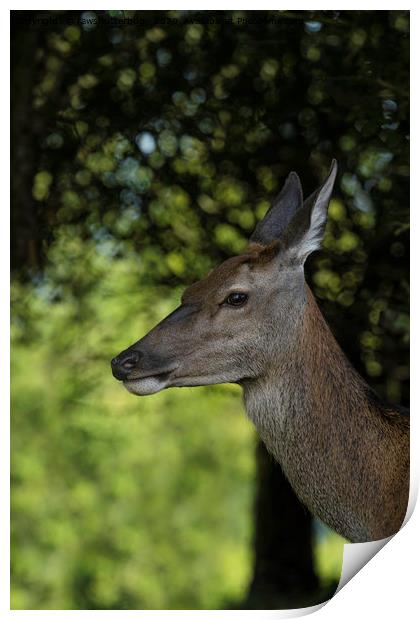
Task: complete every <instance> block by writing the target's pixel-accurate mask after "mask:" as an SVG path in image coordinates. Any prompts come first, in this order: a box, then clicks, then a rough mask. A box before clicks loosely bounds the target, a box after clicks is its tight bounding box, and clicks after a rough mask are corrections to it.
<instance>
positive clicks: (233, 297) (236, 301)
mask: <svg viewBox="0 0 420 620" xmlns="http://www.w3.org/2000/svg"><path fill="white" fill-rule="evenodd" d="M247 301H248V295H247V294H246V293H231V294H230V295H228V297H226V299H225V304H228V305H229V306H243V305H244V303H246V302H247Z"/></svg>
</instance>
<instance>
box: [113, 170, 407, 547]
mask: <svg viewBox="0 0 420 620" xmlns="http://www.w3.org/2000/svg"><path fill="white" fill-rule="evenodd" d="M336 174H337V162H336V161H335V160H333V161H332V164H331V168H330V170H329V172H328V175H327V176H326V178H325V180H324V182H323V183H322V185H321V186H320V187H319V188H318V189H317V190H316V191H314V192H313V193H312V194H311V195H310V196H309V197H308V198H306V200H303V194H302V186H301V182H300V179H299V177H298V175H297V174H296V173H295V172H291V173H290V174H289V175H288V177H287V179H286V181H285V183H284V186H283V189H282V190H281V192H280V194H279V195H278V196H277V198H276V199H275V200H274V201H273V203H272V205H271V207H270V209H269V210H268V212H267V214H266V215H265V217H264V218H263V219H262V220H261V221H260V222H259V223H258V224H257V226H256V228H255V230H254V232H253V234H252V236H251V238H250V240H249V244H248V246H247V248H246V250H245V251H244V252H243V253H242V254H240V255H237V256H233V257H231V258H228V259H227V260H225V261H224V262H222V263H221V264H220V265H219V266H217V267H216V268H214V269H213V270H212V271H211V272H210V273H209V274H208V275H207V276H206V277H204V278H203V279H202V280H200V281H198V282H195V283H193V284H192V285H190V286H189V287H188V288H187V289H186V290H185V291H184V293H183V295H182V299H181V304H180V306H179V307H178V308H176V309H175V310H174V311H173V312H171V313H170V314H169V315H168V316H167V317H166V318H164V319H163V320H162V321H161V322H160V323H158V324H157V325H156V326H155V327H154V328H153V329H152V330H151V331H150V332H149V333H147V334H146V335H145V336H144V337H143V338H141V339H140V340H138V341H137V342H135V343H134V344H133V345H131V346H130V347H128V348H127V349H125V350H124V351H122V352H121V353H120V354H119V355H118V356H117V357H115V358H114V359H113V360H112V362H111V368H112V373H113V375H114V377H115V378H116V379H118V380H119V381H122V382H123V385H124V386H125V388H126V389H127V390H128V391H129V392H130V393H132V394H135V395H139V396H144V395H150V394H155V393H157V392H159V391H161V390H164V389H167V388H170V387H186V386H202V385H210V384H220V383H236V384H238V385H240V386H241V387H242V390H243V400H244V404H245V409H246V413H247V416H248V418H249V419H250V420H251V421H252V422H253V424H254V425H255V427H256V429H257V431H258V433H259V435H260V437H261V439H262V441H263V443H264V444H265V446H266V448H267V450H268V452H269V453H271V455H272V456H273V457H274V459H275V460H276V461H277V462H278V463H279V464H280V466H281V468H282V470H283V472H284V474H285V476H286V478H287V479H288V480H289V482H290V484H291V486H292V488H293V490H294V492H295V494H296V495H297V497H298V498H299V500H300V502H301V503H302V504H303V505H304V506H306V507H307V509H308V510H309V511H310V512H311V513H312V514H313V515H314V516H316V517H318V518H319V519H320V520H321V521H323V522H324V523H325V524H326V525H327V526H329V527H330V528H332V529H333V530H335V531H336V532H337V533H338V534H340V535H341V536H343V537H344V538H345V539H347V540H348V541H350V542H366V541H372V540H379V539H383V538H387V537H389V536H391V535H393V534H395V533H396V532H397V531H398V530H399V529H400V527H401V525H402V523H403V521H404V517H405V513H406V508H407V504H408V494H409V417H408V411H406V410H403V409H402V408H400V407H397V406H392V405H390V404H387V403H385V402H384V401H383V400H381V398H380V397H379V396H378V395H377V394H376V392H375V391H374V390H373V389H371V388H370V387H369V385H368V384H367V383H366V382H365V380H364V379H363V378H362V377H361V376H360V375H359V374H358V373H357V372H356V370H355V369H354V368H353V367H352V365H351V364H350V362H349V361H348V359H347V357H346V356H345V354H344V352H343V351H342V350H341V348H340V346H339V345H338V343H337V341H336V339H335V338H334V336H333V334H332V332H331V330H330V328H329V327H328V325H327V323H326V321H325V320H324V318H323V316H322V314H321V311H320V310H319V308H318V305H317V303H316V301H315V298H314V296H313V294H312V292H311V290H310V288H309V286H308V285H307V283H306V281H305V275H304V264H305V261H306V259H307V257H308V256H309V255H310V254H311V253H312V252H314V251H315V250H319V249H320V247H321V243H322V240H323V236H324V232H325V227H326V222H327V212H328V205H329V202H330V198H331V194H332V190H333V186H334V182H335V178H336Z"/></svg>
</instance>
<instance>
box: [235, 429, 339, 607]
mask: <svg viewBox="0 0 420 620" xmlns="http://www.w3.org/2000/svg"><path fill="white" fill-rule="evenodd" d="M256 458H257V495H256V500H255V540H254V550H255V560H254V575H253V579H252V582H251V585H250V589H249V592H248V596H247V599H246V600H245V602H244V604H243V607H244V608H253V609H264V608H265V609H267V608H268V609H281V608H283V609H286V608H293V607H305V606H308V605H314V604H316V603H317V602H320V601H321V600H325V598H328V596H325V595H324V596H323V594H324V593H321V592H320V590H319V583H318V578H317V576H316V574H315V571H314V563H313V555H312V517H311V515H310V513H309V512H308V510H307V509H306V508H305V507H304V506H303V504H302V503H301V502H300V501H299V500H298V499H297V497H296V495H295V494H294V492H293V490H292V488H291V486H290V484H289V483H288V481H287V480H286V478H285V476H284V474H283V472H282V470H281V467H280V466H279V465H278V464H277V463H276V461H275V460H274V459H273V458H272V457H271V455H269V454H268V452H267V450H266V449H265V447H264V444H263V443H262V442H261V441H259V442H258V444H257V450H256Z"/></svg>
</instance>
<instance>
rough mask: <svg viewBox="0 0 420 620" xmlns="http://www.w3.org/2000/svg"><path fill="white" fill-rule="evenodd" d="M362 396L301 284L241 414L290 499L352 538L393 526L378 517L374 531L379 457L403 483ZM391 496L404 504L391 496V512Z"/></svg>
mask: <svg viewBox="0 0 420 620" xmlns="http://www.w3.org/2000/svg"><path fill="white" fill-rule="evenodd" d="M370 394H371V391H370V390H369V387H368V386H367V384H366V383H365V382H364V381H363V379H362V378H361V377H360V376H359V375H358V374H357V373H356V371H355V370H354V369H353V368H352V367H351V365H350V364H349V362H348V361H347V359H346V357H345V355H344V354H343V352H342V351H341V349H340V347H339V346H338V344H337V342H336V341H335V339H334V337H333V335H332V333H331V331H330V329H329V328H328V326H327V324H326V322H325V321H324V319H323V317H322V315H321V313H320V311H319V309H318V307H317V305H316V302H315V300H314V298H313V295H312V293H311V292H310V290H309V288H308V287H306V289H305V304H304V306H303V309H302V313H301V315H300V316H299V317H298V319H297V320H296V328H295V333H294V338H293V342H291V343H290V344H289V346H288V347H287V350H286V351H283V352H282V353H279V357H278V360H276V363H274V364H272V365H270V368H269V370H268V371H267V373H266V374H265V375H264V376H263V377H260V378H259V379H258V380H256V381H253V382H249V383H247V384H245V385H244V398H245V406H246V409H247V413H248V416H249V417H250V418H251V419H252V421H253V422H254V424H255V425H256V427H257V429H258V431H259V433H260V435H261V437H262V439H263V441H264V443H265V444H266V447H267V449H268V450H269V452H271V453H272V454H273V456H274V457H275V459H276V460H277V461H278V462H279V463H280V464H281V466H282V468H283V471H284V473H285V474H286V476H287V477H288V478H289V481H290V483H291V484H292V486H293V488H294V490H295V492H296V494H297V495H298V497H299V498H300V499H301V500H302V502H303V503H304V504H306V506H308V508H309V509H310V510H311V511H312V512H313V513H314V514H315V515H316V516H318V517H319V518H321V519H322V520H323V521H324V522H326V523H327V524H328V525H329V526H330V527H332V528H333V529H335V530H336V531H338V532H339V533H341V534H342V535H343V536H345V537H346V538H349V539H350V540H352V541H362V540H369V539H372V538H375V537H379V538H380V537H383V534H384V533H385V535H388V534H386V531H387V529H391V530H392V528H393V527H394V525H393V524H391V523H385V524H382V525H381V526H380V527H379V530H380V531H378V528H377V524H378V520H380V517H379V515H380V511H381V510H382V512H383V503H381V502H383V501H384V498H385V496H387V493H388V494H389V493H390V492H391V491H390V490H389V488H387V487H386V481H385V478H384V473H382V477H381V474H380V472H379V469H380V467H379V461H380V459H384V462H387V463H388V464H389V468H390V471H392V468H394V471H395V472H396V473H395V474H392V475H394V476H400V478H401V480H400V483H401V485H402V486H403V487H404V480H403V478H404V472H403V468H402V466H401V463H398V458H399V456H400V455H398V454H396V451H395V448H393V446H392V444H393V443H394V444H395V437H394V436H393V431H392V429H389V428H388V426H387V421H386V420H384V418H383V416H382V415H381V413H380V412H379V411H378V410H376V406H375V402H374V399H373V400H372V398H371V396H370ZM397 435H398V441H399V440H400V439H401V441H404V438H403V435H401V434H398V433H397ZM384 438H385V439H384ZM372 446H375V450H372ZM369 461H371V462H370V463H369ZM407 467H408V465H407ZM385 475H386V472H385ZM367 476H370V478H371V479H370V480H367ZM391 477H392V476H391ZM362 481H363V484H361V482H362ZM404 489H405V487H404ZM369 493H371V494H372V496H370V495H369ZM398 501H399V502H400V505H401V504H403V505H404V500H401V497H399V498H398V499H396V500H395V506H394V507H393V508H392V511H393V512H394V513H395V512H396V511H397V512H398ZM366 503H368V504H369V508H368V509H366ZM404 510H405V507H404ZM400 511H401V508H400ZM402 517H403V515H402ZM393 518H394V520H395V519H397V520H398V519H399V518H401V515H399V516H397V517H395V515H394V517H393ZM397 529H398V528H397Z"/></svg>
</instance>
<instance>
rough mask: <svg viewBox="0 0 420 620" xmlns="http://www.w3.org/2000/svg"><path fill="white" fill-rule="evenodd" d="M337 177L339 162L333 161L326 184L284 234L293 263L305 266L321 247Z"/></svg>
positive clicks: (317, 191) (306, 202) (313, 196)
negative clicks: (307, 260) (306, 261)
mask: <svg viewBox="0 0 420 620" xmlns="http://www.w3.org/2000/svg"><path fill="white" fill-rule="evenodd" d="M336 176H337V162H336V160H335V159H333V160H332V162H331V168H330V171H329V173H328V176H327V178H326V179H325V181H324V183H323V184H322V185H321V187H319V188H318V189H317V190H316V191H315V192H314V193H313V194H311V195H310V196H309V198H307V199H306V200H305V202H304V203H303V206H302V208H301V209H299V211H297V212H296V213H295V215H294V216H293V218H292V219H291V221H290V222H289V225H288V227H287V229H286V230H285V232H284V235H283V237H282V241H283V243H284V247H285V251H286V253H287V254H288V255H289V257H290V259H291V260H292V261H293V262H300V263H302V264H303V263H304V262H305V260H306V258H307V257H308V256H309V254H311V252H313V251H314V250H318V249H319V248H320V247H321V243H322V239H323V237H324V233H325V226H326V223H327V213H328V204H329V202H330V198H331V193H332V190H333V187H334V181H335V177H336Z"/></svg>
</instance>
